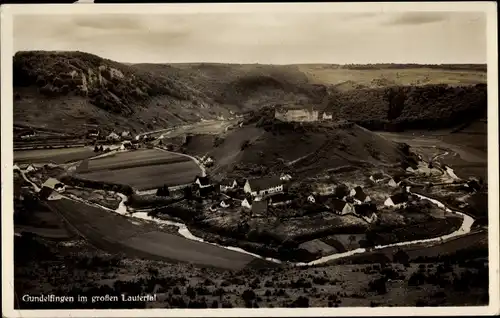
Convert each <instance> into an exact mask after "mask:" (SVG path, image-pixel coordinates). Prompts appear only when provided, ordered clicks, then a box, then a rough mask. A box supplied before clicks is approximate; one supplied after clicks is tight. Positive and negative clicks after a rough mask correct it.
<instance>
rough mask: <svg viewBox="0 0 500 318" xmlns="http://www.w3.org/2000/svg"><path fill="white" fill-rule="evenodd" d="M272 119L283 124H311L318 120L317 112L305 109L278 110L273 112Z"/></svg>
mask: <svg viewBox="0 0 500 318" xmlns="http://www.w3.org/2000/svg"><path fill="white" fill-rule="evenodd" d="M274 118H276V119H279V120H281V121H285V122H313V121H317V120H318V118H319V112H318V111H317V110H314V109H305V108H280V109H276V110H275V112H274Z"/></svg>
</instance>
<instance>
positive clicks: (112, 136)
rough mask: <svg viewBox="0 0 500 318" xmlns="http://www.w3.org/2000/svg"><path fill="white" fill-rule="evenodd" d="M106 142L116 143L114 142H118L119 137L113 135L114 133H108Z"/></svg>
mask: <svg viewBox="0 0 500 318" xmlns="http://www.w3.org/2000/svg"><path fill="white" fill-rule="evenodd" d="M106 140H109V141H116V140H120V136H118V134H117V133H115V132H114V131H113V132H112V133H110V134H109V135H108V136H107V137H106Z"/></svg>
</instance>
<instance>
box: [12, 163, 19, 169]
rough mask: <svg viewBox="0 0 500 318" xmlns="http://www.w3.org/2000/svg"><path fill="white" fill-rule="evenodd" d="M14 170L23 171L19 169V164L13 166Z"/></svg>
mask: <svg viewBox="0 0 500 318" xmlns="http://www.w3.org/2000/svg"><path fill="white" fill-rule="evenodd" d="M12 169H14V170H21V168H19V166H18V165H17V164H14V165H13V166H12Z"/></svg>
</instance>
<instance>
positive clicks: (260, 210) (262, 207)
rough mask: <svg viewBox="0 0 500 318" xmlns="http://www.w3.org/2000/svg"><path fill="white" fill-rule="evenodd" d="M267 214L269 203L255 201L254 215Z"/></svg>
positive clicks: (253, 206) (253, 205) (253, 204)
mask: <svg viewBox="0 0 500 318" xmlns="http://www.w3.org/2000/svg"><path fill="white" fill-rule="evenodd" d="M266 213H267V201H266V200H262V201H254V202H253V203H252V214H253V215H255V216H262V215H265V214H266Z"/></svg>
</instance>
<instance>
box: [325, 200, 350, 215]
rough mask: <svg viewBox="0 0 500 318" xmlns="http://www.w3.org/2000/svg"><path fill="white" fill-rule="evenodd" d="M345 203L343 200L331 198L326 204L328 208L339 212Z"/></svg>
mask: <svg viewBox="0 0 500 318" xmlns="http://www.w3.org/2000/svg"><path fill="white" fill-rule="evenodd" d="M346 204H347V202H345V201H344V200H339V199H335V198H332V199H330V200H329V201H328V205H329V206H330V208H332V209H334V210H335V211H339V212H341V211H342V210H343V209H344V207H345V205H346Z"/></svg>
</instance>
